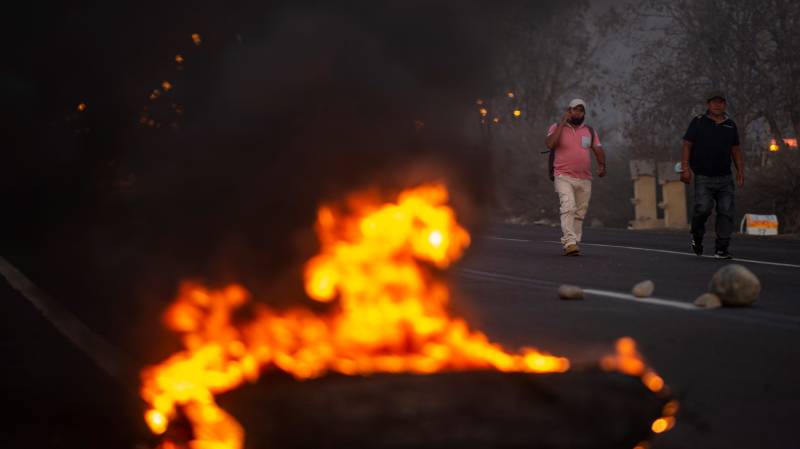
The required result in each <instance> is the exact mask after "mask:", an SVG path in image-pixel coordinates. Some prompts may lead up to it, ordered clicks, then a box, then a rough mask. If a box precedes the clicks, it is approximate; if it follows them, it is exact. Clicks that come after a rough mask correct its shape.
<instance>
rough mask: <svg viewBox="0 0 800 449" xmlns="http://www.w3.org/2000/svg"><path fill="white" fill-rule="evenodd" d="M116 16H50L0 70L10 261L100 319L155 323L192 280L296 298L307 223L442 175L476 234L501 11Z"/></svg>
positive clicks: (211, 10)
mask: <svg viewBox="0 0 800 449" xmlns="http://www.w3.org/2000/svg"><path fill="white" fill-rule="evenodd" d="M121 5H122V6H120V5H116V6H115V5H96V6H91V7H90V6H85V7H84V8H83V9H82V10H78V11H71V10H70V11H67V10H66V9H65V10H62V11H59V14H61V15H62V18H63V20H65V21H66V22H61V21H59V18H58V17H50V18H47V19H46V20H45V19H43V20H44V24H39V25H38V27H39V28H37V29H36V30H34V31H36V32H28V33H27V35H28V36H29V37H30V39H31V40H29V41H26V42H27V43H26V44H25V45H28V46H30V47H29V48H27V49H25V48H23V49H18V50H16V51H15V52H14V53H13V57H15V58H17V60H18V61H20V64H19V65H18V66H17V67H16V68H14V69H12V70H4V71H3V75H4V77H5V78H7V79H12V80H14V83H12V84H13V85H15V86H18V87H13V88H11V87H8V85H7V86H6V88H5V90H4V94H6V96H7V97H9V98H12V99H13V104H14V105H15V106H14V107H15V108H18V109H17V111H16V112H15V113H14V114H13V116H11V117H9V118H8V120H7V123H12V124H14V126H16V127H17V128H16V129H15V130H13V133H12V136H13V139H14V142H15V145H14V149H15V153H14V156H13V161H14V162H15V165H14V168H13V169H10V168H9V167H8V166H6V167H5V172H6V173H7V174H8V176H6V177H4V181H3V182H4V186H5V187H6V189H7V191H9V192H12V193H13V194H12V195H10V196H9V198H10V199H9V201H8V202H7V203H6V210H7V211H9V212H10V214H9V216H10V217H13V218H12V219H11V220H9V221H8V222H6V223H4V229H6V230H5V231H4V232H3V238H4V240H6V241H8V245H5V246H6V248H9V249H8V252H7V254H8V255H9V256H10V257H12V260H14V261H15V262H17V264H18V265H21V268H22V269H23V270H26V269H27V270H28V271H29V272H30V271H32V270H33V271H39V272H41V273H42V274H41V276H40V277H39V278H35V279H34V280H35V281H39V282H40V283H42V284H44V287H45V288H47V289H48V290H49V291H52V292H53V294H54V295H55V296H57V297H66V298H70V299H72V298H74V304H72V308H73V310H75V309H77V310H76V311H77V312H78V313H79V314H82V315H81V316H86V317H88V318H87V320H88V321H90V322H89V324H90V325H92V326H99V327H100V328H105V329H106V330H108V329H111V328H116V327H119V325H120V321H122V322H125V321H126V320H125V318H130V319H131V320H132V321H133V322H136V320H137V313H142V314H143V315H144V316H152V315H155V314H156V313H157V312H158V309H159V308H160V307H162V306H163V302H164V301H167V300H169V299H170V297H171V295H172V294H173V292H174V290H175V287H176V285H177V282H178V281H179V280H180V279H186V278H189V279H200V280H204V281H206V282H208V283H211V284H212V285H219V284H222V283H224V282H230V281H237V282H241V283H243V284H244V285H245V286H246V287H248V288H251V289H253V290H254V291H256V293H257V294H258V296H259V297H261V298H264V297H272V299H275V300H276V302H279V303H280V302H281V301H280V299H281V298H278V297H279V296H280V297H282V298H284V299H285V298H290V299H293V298H297V297H298V296H302V288H301V284H300V281H301V275H300V273H301V267H302V263H303V262H304V261H305V260H306V259H307V258H308V257H309V256H311V255H313V254H314V251H315V250H316V241H315V236H314V235H313V232H312V225H313V221H314V218H315V213H316V209H317V207H318V205H319V204H320V203H322V202H326V201H336V200H338V199H341V198H342V197H343V196H344V195H346V194H347V193H349V192H352V191H355V190H361V189H365V188H371V189H377V190H379V191H382V192H386V193H387V194H390V193H392V192H397V191H398V190H399V189H401V188H404V187H409V186H413V185H416V184H418V183H420V182H429V181H444V182H446V183H447V184H448V185H449V186H450V187H451V189H452V192H453V200H454V202H455V206H456V208H457V212H458V213H459V214H460V216H461V217H462V220H463V221H464V222H465V223H466V224H467V225H469V226H473V227H474V226H476V225H478V224H479V223H480V218H481V216H482V211H483V209H484V207H485V206H486V205H487V200H488V196H489V195H488V191H489V189H490V183H491V180H490V178H489V171H490V170H489V167H488V161H489V158H488V154H487V150H486V145H485V141H484V138H485V135H484V133H483V132H482V129H481V127H480V126H479V125H478V120H479V117H478V115H477V111H476V110H475V105H474V102H475V99H476V98H478V97H480V96H482V94H483V93H484V92H486V91H487V90H488V89H491V82H492V79H491V73H492V52H491V43H490V39H488V38H487V36H488V34H489V33H490V32H491V27H492V14H493V13H494V12H493V11H497V10H498V9H499V7H498V6H497V5H491V6H490V5H484V4H480V3H479V2H469V1H462V2H444V1H406V2H347V3H338V4H337V3H333V2H286V3H268V2H246V3H240V4H235V3H234V4H231V5H226V6H225V7H224V8H223V7H222V6H209V5H205V4H203V5H195V7H194V8H187V9H185V10H183V9H181V8H179V7H177V6H174V5H166V6H161V8H162V9H160V10H159V9H158V7H157V6H158V5H153V6H152V8H151V7H147V6H141V8H140V7H138V6H137V5H133V4H121ZM64 8H66V7H64ZM142 8H143V9H144V10H142ZM148 8H150V9H148ZM153 8H155V9H153ZM192 32H198V33H200V34H201V36H202V44H201V45H200V46H195V45H193V44H192V42H191V39H190V38H189V36H190V35H191V33H192ZM37 33H44V34H37ZM28 50H30V51H28ZM176 54H182V55H183V56H184V57H185V62H184V63H183V64H182V66H181V67H180V69H181V70H177V69H176V65H175V63H174V60H173V58H174V56H175V55H176ZM42 55H50V56H48V57H46V58H43V57H42ZM162 80H170V82H171V83H173V85H174V88H173V90H172V91H170V92H169V95H167V94H166V93H165V94H164V97H165V98H163V99H160V100H159V101H156V102H150V101H148V99H147V94H148V92H149V91H150V90H151V89H153V88H154V87H158V86H159V83H160V82H161V81H162ZM167 97H169V98H167ZM84 99H85V101H87V104H88V109H87V110H86V111H85V113H77V112H75V111H74V110H73V108H74V106H75V104H76V103H77V102H78V101H84ZM65 105H66V106H65ZM177 106H179V107H180V109H181V112H182V113H181V114H180V116H178V115H176V113H175V109H176V107H177ZM141 117H145V118H153V119H154V120H156V121H158V126H156V127H147V126H145V127H143V126H141V122H140V118H141ZM53 273H56V274H55V275H54V274H53ZM54 276H55V277H54ZM112 298H114V299H113V300H112ZM151 299H158V300H159V301H156V302H152V301H150V300H151ZM128 300H130V301H128ZM135 301H141V302H140V303H138V304H139V305H138V306H131V305H130V304H135V303H136V302H135ZM151 303H152V304H155V305H149V304H151ZM112 304H113V305H112ZM137 307H138V309H137ZM120 314H127V316H126V317H124V318H123V317H121V316H120ZM92 315H94V316H96V318H95V319H94V321H93V320H92V318H91V316H92ZM122 326H123V327H129V326H130V325H129V324H122ZM111 333H113V332H111Z"/></svg>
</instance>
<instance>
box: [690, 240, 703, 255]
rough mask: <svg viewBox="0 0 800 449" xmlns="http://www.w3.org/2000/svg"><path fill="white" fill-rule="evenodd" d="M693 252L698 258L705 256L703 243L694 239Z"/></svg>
mask: <svg viewBox="0 0 800 449" xmlns="http://www.w3.org/2000/svg"><path fill="white" fill-rule="evenodd" d="M692 251H694V253H695V254H697V255H698V256H702V255H703V241H702V240H695V239H694V238H692Z"/></svg>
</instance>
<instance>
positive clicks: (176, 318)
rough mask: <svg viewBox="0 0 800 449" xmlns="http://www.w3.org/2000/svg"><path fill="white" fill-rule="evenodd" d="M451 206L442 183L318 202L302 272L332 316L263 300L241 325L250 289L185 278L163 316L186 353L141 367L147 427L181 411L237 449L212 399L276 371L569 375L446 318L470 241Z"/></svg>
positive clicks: (235, 427) (202, 441)
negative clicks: (455, 266)
mask: <svg viewBox="0 0 800 449" xmlns="http://www.w3.org/2000/svg"><path fill="white" fill-rule="evenodd" d="M447 201H448V193H447V190H446V189H445V188H444V187H443V186H441V185H438V184H436V185H426V186H422V187H418V188H414V189H410V190H406V191H404V192H402V193H401V194H400V195H399V197H398V198H397V201H395V202H391V203H388V204H383V205H381V204H380V203H378V202H376V201H374V199H373V198H370V197H368V196H364V195H360V196H353V197H351V198H350V200H349V201H348V203H347V206H346V211H345V210H344V209H342V208H336V207H331V206H326V207H322V208H321V209H320V210H319V213H318V219H317V232H318V234H319V239H320V242H321V250H320V253H319V254H318V255H317V256H315V257H313V258H312V259H311V260H310V261H309V262H308V263H307V265H306V268H305V287H306V292H307V293H308V295H309V296H310V297H311V298H313V299H314V300H317V301H322V302H331V301H334V300H335V301H338V303H337V304H336V307H335V308H334V310H335V311H334V312H333V313H331V314H328V315H325V316H319V315H315V314H313V313H312V312H310V311H308V310H306V309H293V310H288V311H282V312H279V311H274V310H271V309H268V308H267V307H264V306H259V305H255V306H254V307H253V308H254V311H255V314H254V319H253V320H252V321H251V322H249V323H244V324H238V323H237V324H235V323H233V322H232V320H231V315H232V313H233V312H234V311H235V310H236V309H237V308H240V307H242V306H244V305H245V304H246V303H247V302H248V301H249V300H250V295H249V293H248V292H247V291H246V290H245V289H244V288H243V287H241V286H238V285H231V286H228V287H226V288H224V289H222V290H210V289H207V288H205V287H203V286H201V285H197V284H192V283H184V284H183V285H182V286H181V288H180V291H179V294H178V297H177V299H176V300H175V301H174V302H173V303H172V305H171V306H170V307H169V308H168V309H167V311H166V313H165V316H164V320H165V323H166V325H167V326H168V327H169V328H170V329H172V330H174V331H176V332H179V333H181V334H182V336H183V344H184V346H185V349H184V350H183V351H180V352H178V353H176V354H174V355H172V356H171V357H169V358H168V359H167V360H165V361H163V362H162V363H160V364H158V365H155V366H151V367H148V368H146V369H145V370H143V372H142V387H141V394H142V397H143V398H144V400H145V401H146V402H147V404H148V405H149V409H148V410H147V412H146V413H145V420H146V421H147V424H148V425H149V427H150V429H151V430H152V431H153V432H154V433H156V434H161V433H163V432H165V431H166V429H167V427H168V426H169V423H170V420H171V419H174V418H175V417H176V416H177V413H178V410H180V411H181V412H183V414H184V415H185V416H186V417H187V418H188V419H189V421H190V422H191V423H192V426H193V431H194V436H195V440H194V441H193V442H192V443H191V447H193V448H207V447H209V448H210V447H214V448H230V449H236V448H241V447H242V444H243V440H244V431H243V429H242V428H241V426H240V425H239V424H238V422H237V421H236V420H235V419H234V418H233V417H231V416H230V415H229V414H227V413H226V412H225V411H223V410H222V409H221V408H219V407H218V406H217V405H216V402H215V400H214V395H216V394H219V393H222V392H225V391H228V390H231V389H233V388H236V387H237V386H238V385H240V384H242V383H243V382H245V381H249V382H255V381H256V380H257V379H258V377H259V375H260V373H261V372H263V371H264V370H266V369H269V368H272V367H275V368H278V369H280V370H283V371H286V372H288V373H291V374H293V375H294V376H295V377H297V378H298V379H307V378H312V377H317V376H321V375H323V374H325V373H326V372H328V371H336V372H340V373H344V374H369V373H376V372H415V373H433V372H438V371H444V370H467V369H481V368H494V369H498V370H501V371H524V372H561V371H566V370H567V369H568V368H569V361H568V360H567V359H565V358H562V357H556V356H552V355H548V354H544V353H541V352H539V351H537V350H535V349H533V348H525V349H523V350H522V351H521V352H520V353H518V354H511V353H508V352H506V351H505V350H503V348H502V347H501V346H500V345H498V344H496V343H492V342H490V341H489V339H488V338H487V337H486V335H484V334H483V333H481V332H477V331H471V330H470V329H469V326H468V325H467V323H466V322H465V321H464V320H462V319H459V318H453V317H451V316H450V315H448V312H447V304H448V300H449V291H448V289H447V286H446V285H445V283H444V282H443V281H441V280H439V279H437V278H436V270H437V269H443V268H446V267H447V266H449V265H450V264H451V263H452V262H453V261H454V260H456V259H458V258H459V257H460V256H461V254H462V252H463V251H464V249H465V248H466V247H467V246H468V245H469V243H470V238H469V234H468V233H467V232H466V231H465V230H464V228H462V227H461V226H460V225H459V224H458V223H457V222H456V218H455V214H454V212H453V210H452V209H451V208H450V207H448V206H447Z"/></svg>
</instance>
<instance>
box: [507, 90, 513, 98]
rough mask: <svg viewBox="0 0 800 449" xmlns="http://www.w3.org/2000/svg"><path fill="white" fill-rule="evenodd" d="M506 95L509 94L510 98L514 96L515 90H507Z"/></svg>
mask: <svg viewBox="0 0 800 449" xmlns="http://www.w3.org/2000/svg"><path fill="white" fill-rule="evenodd" d="M506 95H508V98H514V92H512V91H510V90H509V91H508V92H506Z"/></svg>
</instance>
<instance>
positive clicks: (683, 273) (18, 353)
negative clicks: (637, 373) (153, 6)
mask: <svg viewBox="0 0 800 449" xmlns="http://www.w3.org/2000/svg"><path fill="white" fill-rule="evenodd" d="M558 237H559V230H558V229H557V228H550V227H540V226H534V227H522V226H511V225H496V226H493V227H490V228H489V229H487V230H486V232H485V234H484V235H482V236H474V239H473V245H472V248H471V249H470V251H469V253H468V254H467V257H466V258H465V259H464V260H463V261H461V262H460V263H459V264H458V266H457V267H456V269H455V270H454V271H453V276H452V280H453V286H454V301H453V303H454V308H455V310H456V312H457V313H458V314H461V315H463V316H465V317H466V318H467V319H468V321H469V322H470V323H471V325H472V327H473V328H476V329H481V330H483V331H485V332H486V333H487V334H488V335H489V336H490V337H491V338H492V340H494V341H498V342H500V343H502V344H504V345H505V346H506V347H508V348H517V347H521V346H535V347H537V348H539V349H542V350H545V351H548V352H551V353H555V354H559V355H566V356H568V357H570V358H571V359H572V360H573V361H574V362H578V363H580V362H589V363H590V362H593V361H596V360H598V359H599V357H600V356H601V355H602V354H604V353H606V352H608V351H609V350H610V349H611V348H612V345H613V342H614V341H615V340H616V339H617V338H619V337H622V336H631V337H633V338H635V339H636V341H637V342H638V344H639V345H640V350H641V352H642V353H643V354H644V356H645V357H646V359H647V360H648V362H649V363H650V364H651V365H652V366H653V367H654V368H655V369H656V370H657V371H658V372H659V373H660V374H661V375H662V376H663V377H664V378H665V380H666V381H667V383H668V385H669V386H670V387H671V388H672V389H673V391H674V392H675V393H676V394H677V396H678V397H679V398H680V400H681V403H682V410H681V413H680V414H679V417H678V423H677V426H676V427H675V428H674V429H673V430H672V431H670V432H668V433H667V434H665V435H662V436H660V437H659V438H657V439H656V441H655V444H654V446H653V447H654V448H656V449H658V448H661V449H678V448H694V447H703V448H707V449H713V448H756V447H764V448H773V447H775V448H778V447H798V445H797V441H798V438H797V433H796V430H795V427H796V422H797V419H798V418H800V382H798V381H797V379H798V378H799V377H800V376H798V374H797V372H798V369H800V351H799V350H798V345H800V302H798V298H799V296H798V294H797V291H798V289H799V288H800V241H797V240H786V239H771V238H745V237H739V238H736V239H735V240H734V243H733V245H732V247H731V252H732V253H733V254H734V255H735V256H736V257H737V258H740V259H744V260H736V261H734V262H738V263H741V264H743V265H745V266H747V267H748V268H749V269H751V270H752V271H753V272H754V273H755V274H756V275H757V276H758V277H759V278H760V279H761V282H762V285H763V290H762V294H761V296H760V298H759V300H758V301H757V302H756V304H755V305H754V306H753V307H750V308H738V309H719V310H710V311H709V310H699V309H694V308H692V307H691V302H692V301H693V300H694V298H696V297H697V296H698V295H699V294H701V293H703V292H704V291H705V289H706V287H707V285H708V282H709V280H710V278H711V275H712V274H713V273H714V272H715V271H716V270H717V269H718V268H719V267H721V266H722V265H723V264H725V263H729V262H727V261H725V262H723V261H718V260H714V259H713V258H698V257H696V256H694V255H693V254H689V251H688V239H687V236H686V235H685V234H678V233H659V232H632V231H623V230H606V229H587V230H586V232H585V237H584V242H583V244H582V255H581V256H580V257H576V258H572V257H570V258H568V257H563V256H561V255H560V252H561V250H560V245H559V244H558ZM17 260H19V263H17V265H18V267H19V268H20V269H22V270H23V271H24V272H25V274H27V275H28V276H29V277H30V278H31V279H33V280H34V281H35V282H37V283H39V284H40V285H41V286H42V287H43V288H44V289H45V290H47V291H49V292H50V293H51V294H52V295H53V296H54V300H56V301H58V302H60V304H61V305H62V306H64V307H65V308H66V309H67V310H70V311H71V312H73V313H75V315H77V317H78V318H79V319H81V320H83V321H84V322H85V323H86V324H87V326H88V327H89V328H92V329H93V330H95V331H96V332H98V333H99V334H100V335H101V336H103V337H107V338H108V340H109V341H110V342H111V343H112V344H114V345H117V346H118V347H119V348H120V349H122V350H124V351H127V353H128V354H130V353H136V352H137V351H135V350H133V349H132V348H130V347H127V346H126V343H125V339H119V338H115V337H114V332H113V331H114V329H127V328H129V327H130V325H129V324H126V319H125V318H126V317H125V313H121V312H120V313H115V312H114V311H115V310H117V311H119V310H125V306H124V305H121V304H114V302H113V299H108V298H107V299H108V300H107V301H104V302H100V300H99V299H97V298H92V299H91V300H89V299H87V297H82V296H81V292H80V291H78V292H76V291H72V292H71V294H69V295H68V294H67V293H69V292H68V291H67V289H61V290H60V291H59V288H58V285H59V284H58V282H51V281H49V280H50V279H51V277H50V275H51V274H52V268H49V269H48V270H51V271H49V272H48V271H46V270H45V271H41V272H39V271H38V270H37V267H39V266H40V265H41V264H40V263H37V262H36V261H37V257H36V256H35V255H34V254H31V255H29V257H27V258H18V259H17ZM644 279H650V280H653V281H654V282H655V285H656V289H655V293H654V297H656V298H657V299H659V300H662V301H659V302H658V303H657V304H653V303H644V302H641V301H636V300H634V299H632V298H631V297H629V296H628V295H626V294H627V293H628V292H629V291H630V288H631V287H632V286H633V285H634V284H635V283H636V282H639V281H641V280H644ZM99 281H102V279H100V280H99ZM562 283H569V284H575V285H579V286H581V287H584V288H588V289H592V290H591V291H592V292H594V293H592V294H588V295H587V297H586V299H585V300H583V301H561V300H559V299H558V298H557V294H556V289H557V287H558V286H559V285H560V284H562ZM112 291H113V289H112ZM101 296H102V295H101ZM100 299H102V298H100ZM147 312H148V313H150V311H147ZM0 314H2V316H3V320H4V322H3V326H2V328H1V329H0V347H2V353H3V360H4V369H3V370H2V373H3V374H2V376H3V377H2V385H3V397H4V405H5V406H6V409H7V411H8V412H10V413H11V416H12V418H11V419H10V420H6V421H5V422H4V427H5V428H4V430H3V432H0V447H3V448H8V449H13V448H27V447H50V448H73V447H74V448H79V447H80V448H86V447H128V448H131V447H135V445H136V444H139V443H147V439H146V438H147V435H148V434H147V432H146V430H145V429H144V426H143V423H142V422H141V418H140V416H139V412H140V410H141V409H140V407H141V404H139V403H138V400H137V398H136V391H135V390H136V382H135V380H130V379H129V380H125V381H122V382H119V381H117V380H115V379H112V378H111V377H110V376H109V375H107V374H106V373H104V372H103V371H102V370H101V369H99V368H98V366H97V365H96V363H94V361H92V360H91V359H90V358H89V357H87V356H86V354H84V353H83V352H82V351H81V350H79V349H78V348H76V346H75V345H74V344H73V343H71V342H70V341H68V340H67V339H65V338H64V337H63V335H62V334H61V333H59V332H58V331H57V330H56V329H55V328H53V326H52V325H51V324H50V323H49V322H48V321H47V320H46V319H45V317H44V316H43V314H42V313H41V312H40V311H39V310H37V309H36V308H34V307H33V306H32V305H31V304H30V302H28V301H27V300H26V299H25V298H23V297H22V296H21V295H20V294H19V293H18V292H16V291H14V290H13V289H11V288H10V287H9V286H8V285H7V284H6V283H5V282H0ZM131 319H132V320H133V318H131ZM139 332H142V333H144V332H146V330H144V329H143V330H140V331H139ZM167 353H168V352H167ZM140 355H141V353H140ZM149 357H150V358H152V354H151V355H150V356H149Z"/></svg>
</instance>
